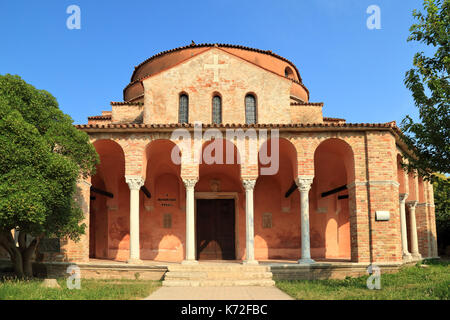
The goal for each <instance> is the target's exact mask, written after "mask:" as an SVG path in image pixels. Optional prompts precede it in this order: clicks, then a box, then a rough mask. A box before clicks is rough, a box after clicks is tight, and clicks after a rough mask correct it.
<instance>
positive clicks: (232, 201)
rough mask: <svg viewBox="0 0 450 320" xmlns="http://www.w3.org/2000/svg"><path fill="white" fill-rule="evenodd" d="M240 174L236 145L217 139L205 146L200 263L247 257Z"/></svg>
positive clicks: (199, 190)
mask: <svg viewBox="0 0 450 320" xmlns="http://www.w3.org/2000/svg"><path fill="white" fill-rule="evenodd" d="M240 171H241V166H240V156H239V152H238V149H237V148H236V146H235V145H234V144H233V143H232V142H230V141H228V140H225V139H214V140H211V141H207V142H205V143H204V144H203V146H202V152H201V162H200V165H199V181H198V183H197V184H196V187H195V198H196V219H195V221H196V253H197V259H198V260H235V259H242V258H243V256H244V254H245V207H244V201H245V199H244V198H245V197H244V191H243V187H242V182H241V180H240V176H241V173H240ZM240 244H243V246H244V247H242V246H241V245H240Z"/></svg>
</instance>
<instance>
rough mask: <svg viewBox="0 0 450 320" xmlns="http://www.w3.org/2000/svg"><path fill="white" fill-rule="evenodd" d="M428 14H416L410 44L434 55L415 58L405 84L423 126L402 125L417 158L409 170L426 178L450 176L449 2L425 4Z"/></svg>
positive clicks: (407, 122) (407, 120)
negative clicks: (414, 42)
mask: <svg viewBox="0 0 450 320" xmlns="http://www.w3.org/2000/svg"><path fill="white" fill-rule="evenodd" d="M424 9H425V13H422V12H418V11H416V10H414V12H413V16H414V18H415V19H416V21H417V23H416V24H413V25H412V26H411V28H410V32H411V34H410V36H409V37H408V41H418V42H420V43H423V44H426V45H427V46H429V48H430V49H432V50H433V51H434V55H433V56H431V57H428V56H426V55H425V53H424V52H418V53H416V54H415V56H414V60H413V65H414V67H413V68H412V69H411V70H409V71H408V72H407V73H406V77H405V84H406V87H407V88H408V89H409V90H411V92H412V95H413V98H414V102H415V105H416V106H417V108H418V109H419V117H420V122H417V123H416V122H414V121H413V120H412V118H411V117H410V116H406V118H405V119H404V120H403V122H402V126H401V127H402V130H403V132H404V133H405V136H404V140H405V142H406V143H407V144H408V146H409V147H410V148H411V149H412V150H414V151H415V154H416V156H417V157H409V156H408V158H409V159H408V160H409V162H410V165H409V166H410V169H412V168H414V169H418V170H420V172H421V174H423V175H424V176H425V177H427V178H429V177H432V174H433V172H442V173H449V172H450V156H449V155H450V140H449V139H450V138H449V131H450V114H449V94H450V86H449V75H448V74H449V67H450V54H449V50H450V0H424ZM430 46H431V47H430Z"/></svg>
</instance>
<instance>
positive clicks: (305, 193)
mask: <svg viewBox="0 0 450 320" xmlns="http://www.w3.org/2000/svg"><path fill="white" fill-rule="evenodd" d="M313 179H314V177H312V176H299V177H297V179H295V182H296V184H297V186H298V189H299V190H300V210H301V211H300V217H301V219H300V220H301V228H302V230H301V233H302V257H301V259H300V260H298V263H300V264H311V263H315V261H314V260H312V259H311V248H310V247H311V246H310V236H309V190H311V184H312V182H313Z"/></svg>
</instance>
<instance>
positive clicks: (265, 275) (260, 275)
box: [164, 271, 272, 280]
mask: <svg viewBox="0 0 450 320" xmlns="http://www.w3.org/2000/svg"><path fill="white" fill-rule="evenodd" d="M164 279H166V280H185V279H187V280H251V279H272V273H271V272H235V271H233V272H231V271H222V272H220V271H170V272H167V273H166V275H165V278H164Z"/></svg>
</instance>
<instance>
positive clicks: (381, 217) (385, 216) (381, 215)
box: [375, 211, 390, 221]
mask: <svg viewBox="0 0 450 320" xmlns="http://www.w3.org/2000/svg"><path fill="white" fill-rule="evenodd" d="M389 217H390V214H389V211H376V212H375V220H376V221H389Z"/></svg>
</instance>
